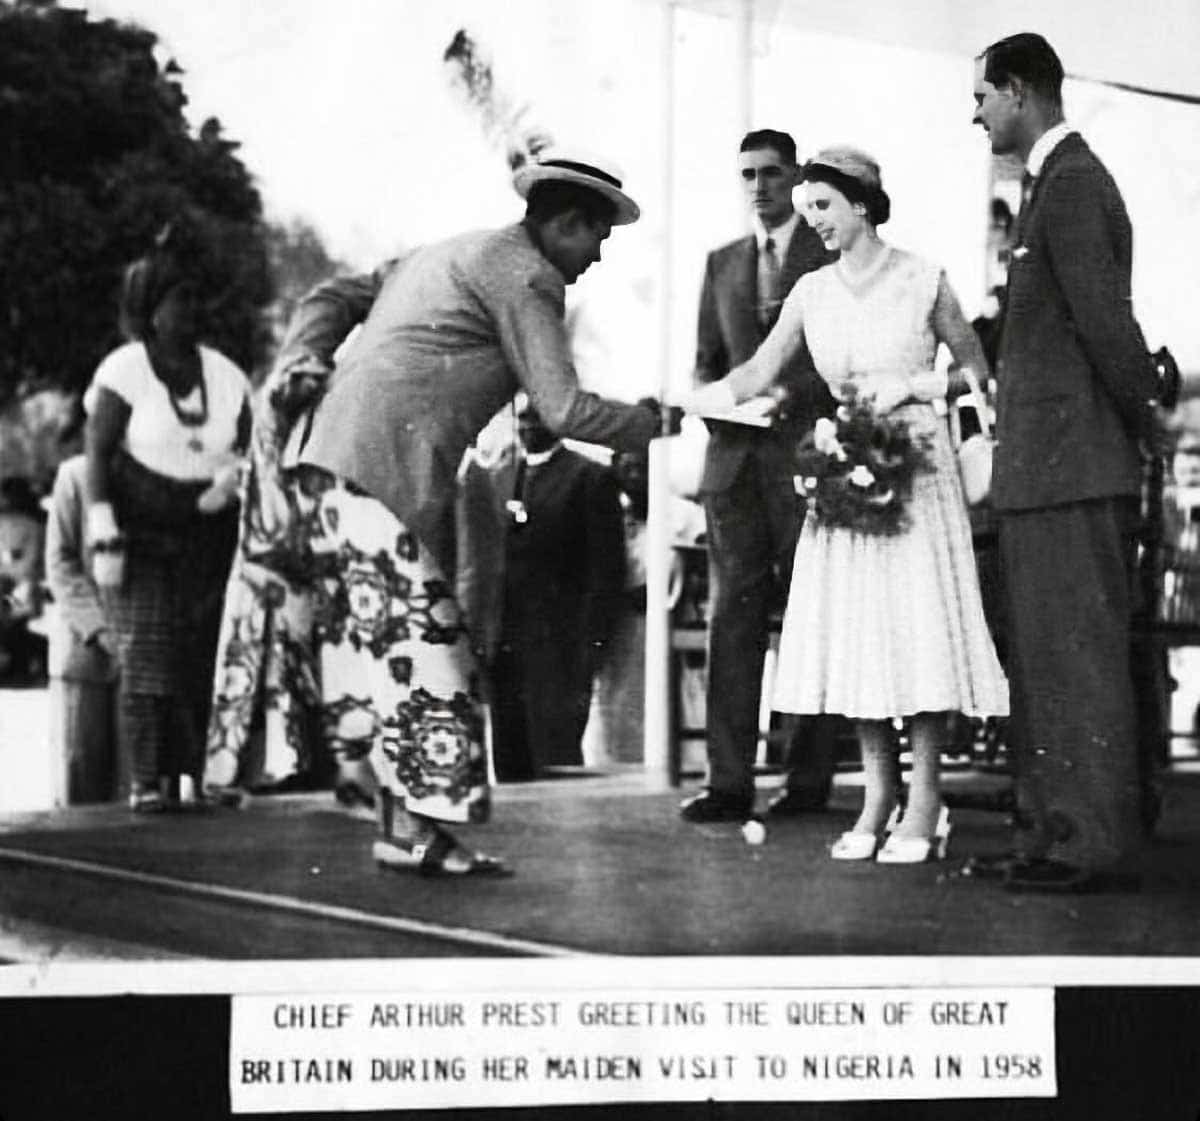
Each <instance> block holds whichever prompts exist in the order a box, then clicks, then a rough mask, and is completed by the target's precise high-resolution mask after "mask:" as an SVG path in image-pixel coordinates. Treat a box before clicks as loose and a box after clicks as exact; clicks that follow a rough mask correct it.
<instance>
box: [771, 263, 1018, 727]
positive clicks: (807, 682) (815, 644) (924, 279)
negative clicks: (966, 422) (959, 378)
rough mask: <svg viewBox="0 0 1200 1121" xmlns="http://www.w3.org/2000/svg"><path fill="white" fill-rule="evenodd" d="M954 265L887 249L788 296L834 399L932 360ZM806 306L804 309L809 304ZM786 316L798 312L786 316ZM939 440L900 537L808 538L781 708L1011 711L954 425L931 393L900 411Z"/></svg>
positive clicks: (821, 534) (813, 519)
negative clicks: (857, 271) (940, 301)
mask: <svg viewBox="0 0 1200 1121" xmlns="http://www.w3.org/2000/svg"><path fill="white" fill-rule="evenodd" d="M940 279H941V269H940V268H938V267H937V266H936V265H932V264H930V263H928V262H926V261H923V260H921V259H920V258H919V257H916V256H913V255H912V254H909V253H905V252H902V251H900V250H897V249H895V248H892V247H885V249H884V252H883V253H882V254H880V256H879V258H877V261H876V263H875V265H874V266H873V267H872V268H871V269H870V270H869V272H868V273H867V274H866V275H863V276H860V277H858V278H856V279H855V280H854V281H853V282H852V281H850V280H849V279H848V278H847V277H846V276H845V275H844V274H843V272H842V270H841V269H840V268H839V267H838V266H837V265H829V266H827V267H825V268H823V269H820V270H818V271H816V272H813V273H809V274H807V275H805V276H803V277H801V279H800V281H799V282H798V283H797V285H796V287H795V289H794V290H793V292H792V294H791V296H790V297H789V302H791V301H793V300H795V301H799V307H798V309H794V311H793V316H792V318H794V319H796V320H797V321H798V322H802V328H801V329H802V330H803V334H804V337H805V339H806V341H807V342H808V346H809V349H810V351H811V353H812V356H813V360H814V362H815V364H816V367H817V370H818V372H819V373H820V374H821V376H822V377H823V378H824V379H825V380H826V382H828V383H829V386H830V388H831V389H832V391H833V392H834V394H835V395H837V394H839V393H841V392H843V391H844V389H845V388H846V387H847V386H850V385H853V386H855V387H857V389H858V391H859V392H860V394H869V393H871V392H873V383H877V381H878V379H881V378H886V377H894V376H895V375H896V374H905V375H909V374H913V373H917V372H920V371H927V370H931V369H932V368H933V363H934V358H935V355H936V352H937V347H938V340H937V338H936V335H935V333H934V327H933V310H934V306H935V303H936V300H937V293H938V287H939V282H940ZM796 311H798V312H799V314H798V315H797V314H796ZM785 317H786V313H785ZM893 415H895V416H897V417H899V418H901V419H903V420H904V421H906V422H907V423H908V424H909V426H910V428H911V429H912V430H913V431H914V432H924V433H927V434H928V435H929V437H930V443H931V446H932V459H933V463H934V470H933V471H930V472H927V473H922V474H920V475H918V477H917V479H916V481H915V485H914V488H913V494H912V498H911V502H910V507H909V515H910V517H909V520H908V525H907V527H906V529H905V530H904V531H902V532H901V533H899V534H896V535H891V536H880V535H872V534H865V533H861V532H858V531H854V530H849V529H842V528H838V527H834V526H829V525H823V524H822V523H821V521H820V520H819V518H818V517H817V516H816V515H815V513H810V514H809V516H808V517H807V518H806V520H805V523H804V528H803V530H802V532H801V535H800V540H799V542H798V544H797V547H796V555H795V563H794V567H793V571H792V581H791V587H790V590H789V595H788V605H787V610H786V613H785V616H784V622H783V633H782V636H781V640H780V650H779V662H778V668H777V671H776V678H775V681H776V686H775V700H774V703H775V707H776V708H777V709H778V710H780V711H782V712H795V713H840V714H842V715H845V716H848V717H851V718H856V719H890V718H895V717H904V716H911V715H915V714H916V713H920V712H943V711H957V712H964V713H966V714H968V715H971V716H1002V715H1006V714H1007V712H1008V687H1007V682H1006V681H1005V678H1004V673H1003V671H1002V670H1001V668H1000V663H999V661H998V659H997V657H996V652H995V648H994V646H993V644H992V640H991V636H990V634H989V633H988V629H987V624H986V622H985V619H984V614H983V605H982V601H981V598H980V592H979V581H978V576H977V574H976V569H975V556H974V552H973V550H972V545H971V530H970V525H969V522H968V519H967V509H966V504H965V501H964V498H963V493H962V485H961V483H960V481H959V476H958V469H957V462H956V459H955V456H954V453H953V449H952V448H951V446H950V439H949V434H948V431H947V426H946V423H945V421H944V420H943V419H942V418H941V417H939V416H938V415H937V413H936V412H935V411H934V407H933V405H932V404H931V403H909V404H905V405H902V406H900V407H899V408H898V409H897V410H896V411H895V413H894V414H893Z"/></svg>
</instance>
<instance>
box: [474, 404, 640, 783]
mask: <svg viewBox="0 0 1200 1121" xmlns="http://www.w3.org/2000/svg"><path fill="white" fill-rule="evenodd" d="M517 428H518V432H519V434H520V440H521V446H522V449H523V454H522V455H521V456H520V457H519V458H518V460H517V463H516V471H515V476H516V477H515V480H514V483H513V487H512V490H511V492H510V495H509V496H507V499H506V507H507V511H508V514H509V517H508V525H507V535H506V539H505V559H504V607H503V613H502V620H503V622H502V625H501V637H500V646H499V650H498V652H497V655H496V661H495V665H494V666H493V673H492V686H493V689H494V701H493V703H494V709H493V719H494V725H493V728H494V752H495V768H496V777H497V778H498V779H500V780H502V781H513V780H524V779H532V778H538V777H541V776H543V775H544V774H545V773H546V768H547V767H551V766H563V765H568V766H570V765H579V764H581V763H582V762H583V755H582V752H581V743H582V740H583V733H584V729H585V727H586V726H587V720H588V711H589V709H590V706H591V698H592V684H593V682H594V681H595V679H596V675H597V674H598V673H599V671H600V669H601V668H602V666H603V665H604V662H605V655H606V653H607V646H608V640H609V637H610V635H611V633H612V630H613V627H614V625H615V622H616V620H617V617H618V613H619V610H620V601H621V592H622V589H623V586H624V581H625V555H624V534H623V527H622V515H621V503H620V496H619V489H618V485H617V480H616V477H615V475H614V474H613V472H612V471H611V470H609V469H608V468H607V467H605V466H603V465H602V464H600V463H597V462H596V461H595V460H593V459H589V458H588V457H587V456H585V455H581V454H579V453H578V452H574V451H570V450H568V449H567V448H564V447H563V446H562V443H561V442H560V441H559V440H558V438H557V436H555V434H554V433H553V432H551V431H550V430H549V429H548V428H547V427H546V425H545V424H544V423H543V422H542V419H541V417H540V416H539V415H538V413H537V411H536V410H535V409H534V408H533V407H532V405H530V404H529V403H528V402H525V403H524V404H523V405H522V406H521V407H520V408H519V411H518V413H517Z"/></svg>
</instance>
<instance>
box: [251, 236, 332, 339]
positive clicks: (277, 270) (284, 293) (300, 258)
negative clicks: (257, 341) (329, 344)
mask: <svg viewBox="0 0 1200 1121" xmlns="http://www.w3.org/2000/svg"><path fill="white" fill-rule="evenodd" d="M267 254H268V257H269V259H270V263H271V275H272V276H273V277H274V278H275V300H274V302H273V303H272V304H271V307H270V317H271V327H272V330H273V334H274V340H273V341H274V342H275V343H278V342H280V341H281V340H282V338H283V333H284V331H285V330H286V328H287V325H288V322H289V321H290V320H291V318H292V312H293V311H295V309H296V305H297V304H298V303H299V302H300V299H301V297H302V296H304V295H305V294H306V293H307V292H308V291H309V290H310V289H311V288H312V287H313V286H314V285H316V284H320V283H321V281H323V280H328V279H329V278H330V277H331V276H336V275H337V274H339V273H345V272H347V271H348V266H347V265H346V263H345V262H344V261H341V260H339V259H338V258H336V257H332V256H330V254H329V251H328V250H327V249H326V248H325V243H324V241H323V240H322V239H321V235H320V234H319V233H318V232H317V231H316V230H315V229H314V228H313V227H312V226H311V225H309V223H308V222H305V221H304V220H303V219H301V218H293V219H292V220H291V221H289V222H286V223H281V222H272V223H271V224H270V225H269V226H268V227H267Z"/></svg>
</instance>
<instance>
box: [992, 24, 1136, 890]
mask: <svg viewBox="0 0 1200 1121" xmlns="http://www.w3.org/2000/svg"><path fill="white" fill-rule="evenodd" d="M1062 80H1063V68H1062V64H1061V63H1060V61H1059V59H1058V57H1057V55H1056V54H1055V52H1054V50H1053V49H1052V48H1051V47H1050V45H1049V44H1048V43H1047V42H1046V41H1045V40H1044V39H1042V38H1041V36H1038V35H1032V34H1021V35H1014V36H1011V37H1009V38H1007V39H1003V40H1000V41H999V42H997V43H995V44H993V45H992V46H990V47H989V48H988V49H987V50H986V51H984V53H983V54H982V55H981V56H980V57H979V59H977V61H976V80H975V102H976V109H975V117H974V120H975V123H977V124H979V125H982V126H983V128H984V129H985V130H986V131H987V133H988V136H989V139H990V141H991V147H992V151H993V152H994V153H996V154H1014V155H1016V156H1018V157H1020V159H1021V160H1022V161H1023V162H1024V163H1025V166H1026V169H1027V174H1026V178H1025V184H1026V187H1025V196H1026V197H1025V202H1024V204H1023V206H1022V208H1021V213H1020V215H1019V216H1018V219H1017V228H1016V236H1015V246H1014V249H1013V252H1012V260H1011V264H1010V267H1009V277H1008V295H1007V301H1006V309H1005V321H1004V324H1003V328H1002V335H1001V341H1000V349H999V360H998V370H997V378H998V384H999V400H998V406H997V414H998V415H997V439H998V444H997V448H996V459H995V465H994V478H993V489H992V500H993V504H994V506H995V508H996V510H997V512H998V514H999V521H1000V549H1001V560H1002V565H1003V569H1004V579H1005V595H1006V609H1007V615H1008V619H1009V624H1010V647H1009V649H1010V659H1009V673H1010V678H1011V686H1012V721H1011V724H1010V742H1011V750H1012V752H1013V761H1014V770H1015V774H1016V783H1017V800H1018V806H1019V811H1020V813H1019V817H1018V821H1019V824H1018V832H1017V837H1016V847H1015V852H1014V854H1012V856H1013V859H1012V860H1011V861H1010V862H1009V863H1008V866H1007V869H1006V873H1007V885H1008V887H1009V888H1011V889H1012V890H1017V891H1077V890H1088V889H1093V888H1095V887H1097V886H1100V885H1102V884H1104V883H1105V882H1106V881H1111V880H1112V878H1113V875H1112V874H1113V873H1114V872H1115V871H1116V870H1117V869H1118V868H1119V867H1121V866H1122V865H1124V864H1125V863H1126V862H1127V860H1128V858H1130V857H1131V856H1132V855H1133V854H1134V853H1135V852H1136V849H1137V847H1138V844H1139V841H1140V837H1141V828H1140V821H1139V796H1140V795H1139V779H1138V763H1137V730H1136V722H1135V716H1134V701H1133V689H1132V681H1131V675H1130V663H1129V629H1130V611H1131V605H1130V593H1131V580H1130V576H1131V571H1132V560H1133V555H1134V549H1135V542H1134V533H1135V531H1136V524H1137V519H1138V515H1139V505H1138V499H1139V495H1140V489H1141V478H1142V471H1141V466H1142V465H1141V457H1140V448H1139V443H1140V442H1141V441H1145V440H1147V439H1153V437H1154V433H1155V429H1156V424H1157V421H1158V411H1159V410H1158V405H1157V402H1156V401H1155V400H1154V396H1155V392H1156V379H1155V375H1154V369H1153V365H1152V363H1151V359H1150V357H1149V355H1148V353H1147V349H1146V344H1145V340H1144V339H1143V337H1142V333H1141V330H1140V329H1139V328H1138V325H1137V323H1136V321H1135V320H1134V317H1133V313H1132V308H1131V303H1130V262H1131V257H1132V232H1131V229H1130V223H1129V218H1128V215H1127V214H1126V211H1125V206H1124V203H1123V202H1122V200H1121V195H1120V193H1119V191H1118V190H1117V187H1116V184H1115V183H1114V182H1113V179H1112V177H1111V175H1109V173H1108V171H1107V170H1106V169H1105V167H1104V166H1103V164H1101V163H1100V161H1099V160H1098V159H1097V158H1096V156H1095V155H1094V154H1093V153H1092V151H1091V149H1090V148H1089V147H1088V145H1087V144H1086V143H1085V142H1084V140H1083V138H1082V137H1081V136H1079V134H1078V133H1076V132H1075V131H1074V130H1072V129H1071V128H1069V127H1068V125H1067V124H1066V122H1065V120H1064V119H1063V109H1062V98H1061V89H1062ZM1048 558H1053V560H1052V561H1050V560H1048Z"/></svg>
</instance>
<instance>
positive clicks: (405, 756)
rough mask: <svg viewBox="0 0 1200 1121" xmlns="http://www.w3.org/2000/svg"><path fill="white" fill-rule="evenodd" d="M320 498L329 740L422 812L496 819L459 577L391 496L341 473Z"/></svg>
mask: <svg viewBox="0 0 1200 1121" xmlns="http://www.w3.org/2000/svg"><path fill="white" fill-rule="evenodd" d="M321 502H322V505H321V522H322V532H323V535H324V541H323V542H314V549H318V550H319V549H321V548H328V549H330V550H332V552H333V553H334V555H335V557H336V564H335V565H334V566H333V568H334V571H335V573H336V575H335V576H334V577H333V578H331V579H330V580H329V582H328V585H327V587H326V594H325V595H324V596H322V597H321V601H320V605H319V608H318V634H319V635H320V640H321V676H322V692H323V694H324V700H325V704H324V720H325V740H326V744H327V746H328V747H329V749H330V750H332V751H333V752H335V753H337V754H339V755H342V756H345V757H347V758H354V757H355V756H356V755H360V754H362V753H364V752H369V754H370V759H371V763H372V766H373V767H374V770H375V774H376V777H377V779H378V781H379V783H380V785H381V786H383V787H385V788H387V789H389V790H391V791H392V792H393V793H394V794H396V795H397V796H398V797H399V798H401V799H402V800H403V802H404V805H405V807H406V808H407V809H408V810H409V811H410V812H412V813H416V814H422V815H424V816H426V817H431V818H435V819H437V820H440V821H446V822H483V821H486V820H487V819H488V816H489V812H490V805H491V803H490V792H489V790H488V781H487V774H488V769H487V754H486V749H485V746H484V726H485V713H484V707H483V703H482V700H481V695H480V675H479V670H478V665H477V663H476V659H475V655H474V654H473V653H472V651H471V644H470V641H469V638H468V633H467V628H466V624H465V620H464V617H463V613H462V610H461V609H460V607H459V604H458V601H457V599H456V597H455V594H454V588H453V586H452V585H451V584H450V583H449V581H448V580H447V578H446V576H445V574H444V573H442V571H441V570H440V568H439V567H438V565H437V564H436V563H435V561H434V560H433V558H432V556H431V554H430V553H429V552H428V550H427V549H426V548H425V547H424V546H423V545H422V544H421V543H420V542H419V541H418V540H417V538H416V536H415V535H414V534H413V533H412V532H411V531H410V530H409V529H408V528H407V527H406V526H405V525H404V524H403V523H401V522H400V521H399V520H398V519H397V518H396V517H395V515H394V514H392V513H391V511H390V510H388V508H387V507H386V506H384V505H383V504H382V503H381V502H379V501H377V500H376V499H374V498H371V497H370V496H368V495H366V494H364V493H363V492H362V491H361V490H359V489H358V488H356V487H353V486H351V485H349V484H347V483H345V482H343V481H341V480H333V482H332V484H331V485H330V487H329V489H328V490H326V491H325V492H324V494H323V495H322V499H321Z"/></svg>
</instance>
